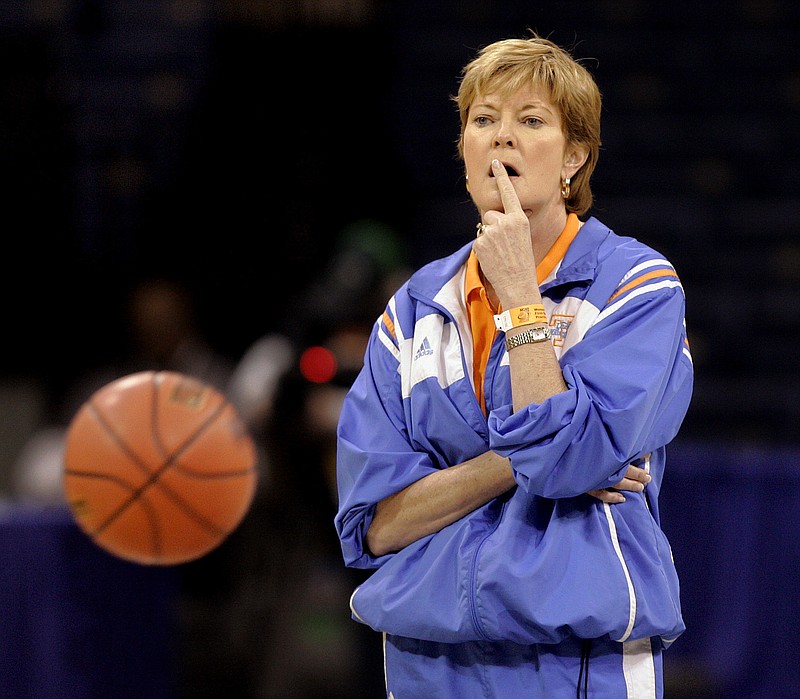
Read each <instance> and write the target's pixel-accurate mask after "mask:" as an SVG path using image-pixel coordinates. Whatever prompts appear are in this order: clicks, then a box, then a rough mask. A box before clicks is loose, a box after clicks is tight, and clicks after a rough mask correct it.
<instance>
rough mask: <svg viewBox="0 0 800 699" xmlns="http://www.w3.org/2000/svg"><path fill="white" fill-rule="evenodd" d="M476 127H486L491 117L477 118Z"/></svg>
mask: <svg viewBox="0 0 800 699" xmlns="http://www.w3.org/2000/svg"><path fill="white" fill-rule="evenodd" d="M474 121H475V125H476V126H486V124H488V123H489V117H487V116H476V117H475V120H474Z"/></svg>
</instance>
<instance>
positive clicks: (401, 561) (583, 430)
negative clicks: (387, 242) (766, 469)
mask: <svg viewBox="0 0 800 699" xmlns="http://www.w3.org/2000/svg"><path fill="white" fill-rule="evenodd" d="M471 246H472V243H471V242H470V243H469V244H467V245H465V246H464V247H462V248H461V249H460V250H458V251H456V252H455V253H454V254H452V255H450V256H449V257H446V258H443V259H441V260H437V261H434V262H432V263H430V264H428V265H426V266H425V267H423V268H422V269H420V270H419V271H418V272H417V273H415V274H414V275H413V276H412V277H411V278H410V279H409V280H408V282H406V284H405V285H403V287H402V288H400V289H399V290H398V292H397V293H396V294H395V295H394V296H393V297H392V299H390V301H389V303H388V305H387V308H386V312H385V313H384V314H383V316H382V317H381V318H380V319H379V320H378V321H377V322H376V324H375V326H374V328H373V331H372V333H371V336H370V341H369V346H368V349H367V352H366V355H365V364H364V367H363V369H362V371H361V373H360V375H359V376H358V378H357V380H356V381H355V383H354V384H353V386H352V388H351V389H350V391H349V393H348V395H347V397H346V399H345V402H344V406H343V409H342V413H341V417H340V421H339V428H338V464H337V468H338V488H339V510H338V513H337V515H336V518H335V526H336V529H337V532H338V534H339V537H340V540H341V546H342V551H343V555H344V560H345V563H346V564H347V565H348V566H352V567H358V568H374V569H376V570H375V571H374V572H373V573H372V574H371V575H370V577H369V578H368V579H367V580H366V582H364V583H363V584H362V585H360V586H359V587H358V588H357V589H356V590H355V592H354V593H353V595H352V598H351V610H352V614H353V617H354V618H355V619H357V620H358V621H361V622H363V623H365V624H368V625H369V626H371V627H372V628H373V629H375V630H378V631H385V632H387V633H389V634H394V635H399V636H405V637H408V638H416V639H422V640H430V641H442V642H447V643H458V642H462V641H472V640H489V641H509V642H513V643H518V644H533V643H557V642H559V641H562V640H564V639H565V638H567V637H570V636H577V637H581V638H601V637H602V638H607V639H611V640H616V641H627V640H634V639H639V638H647V637H660V639H661V641H662V642H663V644H664V646H666V645H668V644H669V643H671V642H672V641H673V640H674V639H675V638H676V637H677V636H678V635H680V634H681V633H682V632H683V630H684V624H683V620H682V617H681V609H680V599H679V585H678V576H677V574H676V570H675V566H674V564H673V560H672V554H671V550H670V546H669V543H668V541H667V539H666V537H665V535H664V533H663V532H662V531H661V528H660V526H659V512H658V494H659V489H660V487H661V482H662V477H663V474H664V466H665V445H666V444H668V443H669V442H670V441H671V440H672V439H673V438H674V437H675V435H676V434H677V432H678V428H679V426H680V425H681V422H682V420H683V418H684V415H685V413H686V411H687V409H688V406H689V402H690V397H691V392H692V382H693V374H692V361H691V356H690V353H689V348H688V342H687V338H686V328H685V322H684V308H685V302H684V295H683V289H682V287H681V284H680V281H679V280H678V277H677V275H676V273H675V270H674V269H673V267H672V265H671V264H670V263H669V262H668V261H667V260H665V259H664V257H663V256H661V255H660V254H659V253H658V252H656V251H654V250H653V249H651V248H649V247H647V246H645V245H644V244H642V243H640V242H638V241H637V240H635V239H633V238H624V237H620V236H618V235H616V234H615V233H613V232H612V231H611V230H609V229H608V228H607V227H606V226H604V225H603V224H602V223H600V222H599V221H598V220H597V219H594V218H591V219H589V220H588V221H587V222H586V223H585V224H584V226H583V227H582V228H581V230H580V232H579V233H578V234H577V236H576V238H575V239H574V240H573V241H572V244H571V245H570V247H569V249H568V250H567V252H566V254H565V256H564V259H563V260H562V261H561V263H560V265H558V266H557V267H556V269H554V271H553V272H552V273H551V275H550V277H549V278H548V279H546V280H545V281H544V282H543V283H542V285H541V287H540V288H541V291H542V295H543V299H544V305H545V309H546V312H547V316H548V319H549V325H550V328H551V331H552V335H553V337H552V343H553V346H554V348H555V351H556V353H557V356H558V357H559V361H560V363H561V367H562V371H563V375H564V379H565V381H566V384H567V387H568V390H567V391H566V392H564V393H560V394H557V395H554V396H552V397H551V398H548V399H547V400H546V401H544V402H543V403H541V404H531V405H529V406H528V407H527V408H525V409H523V410H520V411H518V412H516V413H514V412H512V407H511V387H510V372H509V364H508V354H507V353H506V351H505V347H504V342H503V340H504V336H503V334H502V333H499V334H498V337H497V338H496V340H495V343H494V345H493V347H492V350H491V354H490V357H489V362H488V366H487V369H486V374H485V395H486V407H487V411H488V417H486V416H484V414H483V412H482V411H481V407H480V406H479V404H478V401H477V399H476V397H475V391H474V389H473V385H472V381H473V379H472V369H471V367H472V353H473V349H472V337H471V334H470V330H469V324H468V321H467V315H466V306H465V299H464V280H465V277H464V275H465V268H466V266H465V263H466V260H467V257H468V255H469V253H470V249H471ZM488 449H491V450H494V451H495V452H497V453H498V454H501V455H503V456H506V457H508V458H509V459H510V461H511V467H512V469H513V472H514V476H515V479H516V482H517V487H516V488H514V489H513V490H512V491H510V492H508V493H506V494H505V495H504V496H502V497H500V498H498V499H495V500H493V501H491V502H489V503H488V504H486V505H485V506H483V507H481V508H479V509H478V510H476V511H474V512H472V513H471V514H469V515H468V516H466V517H464V518H462V519H460V520H458V521H457V522H454V523H453V524H451V525H449V526H447V527H445V528H444V529H442V530H441V531H439V532H437V533H435V534H432V535H430V536H427V537H425V538H423V539H421V540H419V541H417V542H414V543H413V544H411V545H409V546H407V547H406V548H404V549H403V550H402V551H399V552H397V553H392V554H388V555H385V556H381V557H374V556H372V555H371V553H370V552H369V550H368V549H367V548H366V546H365V533H366V531H367V529H368V527H369V525H370V522H371V520H372V517H373V513H374V508H375V504H376V503H377V502H378V501H380V500H381V499H383V498H385V497H387V496H388V495H391V494H393V493H396V492H398V491H399V490H401V489H403V488H405V487H406V486H408V485H409V484H411V483H413V482H414V481H416V480H418V479H419V478H422V477H423V476H425V475H426V474H429V473H431V472H433V471H435V470H437V469H442V468H447V467H448V466H451V465H455V464H458V463H460V462H463V461H465V460H467V459H470V458H473V457H475V456H477V455H478V454H480V453H482V452H484V451H486V450H488ZM648 454H649V455H650V456H649V457H648V456H647V455H648ZM632 462H635V463H637V464H638V465H644V466H645V467H647V468H649V469H650V474H651V476H652V478H653V480H652V481H651V482H650V483H649V484H648V485H647V487H646V489H645V492H644V493H634V492H626V493H625V497H626V501H625V502H624V503H620V504H615V505H607V504H604V503H601V502H600V501H598V500H597V499H595V498H593V497H591V496H589V495H586V494H585V493H586V492H587V491H589V490H592V489H596V488H606V487H611V486H613V485H614V484H615V483H618V482H619V481H620V480H621V479H622V477H623V475H624V473H625V470H626V468H627V466H628V464H630V463H632Z"/></svg>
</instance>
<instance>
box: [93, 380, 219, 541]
mask: <svg viewBox="0 0 800 699" xmlns="http://www.w3.org/2000/svg"><path fill="white" fill-rule="evenodd" d="M157 376H158V375H154V376H153V379H152V384H153V388H154V393H153V399H152V411H153V412H156V408H157V404H158V391H157V388H158V384H156V378H157ZM224 407H225V403H224V402H223V403H222V404H221V405H220V406H219V407H218V408H217V409H216V410H215V411H214V412H213V413H212V414H211V416H210V417H209V418H208V419H207V420H206V421H205V422H203V423H202V424H201V426H200V427H199V428H198V429H197V430H196V431H195V432H194V433H193V434H192V435H190V437H188V438H187V439H186V440H185V441H184V443H183V444H181V445H180V446H179V447H178V448H177V449H176V450H175V451H174V452H173V453H172V454H167V452H166V449H164V448H163V444H162V443H161V442H160V441H159V440H158V438H157V430H156V425H155V422H156V420H155V418H153V422H154V425H153V438H154V440H156V442H157V446H158V447H159V448H160V449H161V452H162V455H164V457H165V460H164V462H163V463H162V464H161V465H160V466H159V467H158V468H156V469H154V470H151V469H150V468H148V466H147V464H146V463H145V462H144V461H143V460H142V459H140V458H139V457H138V456H137V455H136V453H135V452H134V451H133V450H132V449H131V448H130V447H129V446H128V445H127V444H126V443H125V441H124V440H123V439H122V438H121V437H120V436H119V434H117V432H116V431H115V430H114V428H113V426H112V425H111V423H110V422H109V421H108V420H106V418H105V416H104V415H103V413H102V412H101V411H100V410H99V409H98V408H97V407H96V406H95V405H94V404H93V403H89V405H88V408H89V409H90V411H91V413H92V414H93V415H94V416H95V417H96V418H97V420H98V422H100V423H101V424H102V426H103V427H104V428H105V429H106V430H107V431H108V434H109V436H110V437H111V438H112V439H113V440H114V441H115V442H116V443H117V445H118V446H119V447H120V449H121V450H122V451H123V452H124V453H125V454H126V455H127V456H128V457H129V458H130V459H131V460H132V461H133V462H134V464H136V465H137V466H139V467H140V468H141V470H142V471H143V473H145V474H146V475H147V479H146V480H145V481H144V482H143V483H142V484H141V485H140V486H139V487H137V488H131V491H130V493H129V495H128V497H127V498H126V499H125V500H123V501H122V502H121V503H120V505H119V506H118V507H117V508H116V509H115V510H114V511H113V512H112V513H111V514H109V516H108V517H106V519H105V520H103V521H102V522H101V523H100V524H99V525H98V526H97V527H96V528H95V529H94V530H93V531H92V532H90V534H91V535H92V536H99V535H100V534H102V532H103V531H105V530H106V529H107V528H108V527H109V526H110V525H111V524H112V523H113V522H114V521H116V520H117V519H118V518H119V517H121V516H122V515H123V514H124V513H125V512H126V511H127V510H128V508H129V507H130V506H131V505H133V503H134V502H136V501H137V500H141V501H142V502H144V499H143V498H141V495H142V494H143V493H144V492H145V491H146V490H148V489H149V488H150V486H153V485H157V486H158V487H159V488H160V489H161V490H162V492H164V493H165V494H166V495H167V496H168V497H169V498H170V500H172V501H173V503H175V504H176V505H178V508H179V509H180V510H181V511H182V512H183V513H184V514H185V515H186V516H187V517H189V518H190V519H191V520H192V521H194V522H195V523H196V524H198V525H199V526H200V527H202V528H204V529H205V530H206V531H207V532H210V533H211V534H212V535H214V536H225V535H226V533H227V532H225V530H223V529H221V528H220V527H218V526H217V525H216V524H214V523H213V522H211V521H210V520H208V519H206V518H205V517H203V516H202V515H201V514H200V513H198V512H197V511H196V510H195V508H193V507H191V506H190V505H189V504H188V503H187V502H185V501H184V500H182V499H181V498H180V496H178V495H177V494H176V493H175V492H174V491H173V490H172V489H171V488H169V487H168V486H166V485H164V484H163V483H157V481H158V479H159V478H160V477H161V475H162V474H163V473H164V471H166V470H167V469H168V468H170V467H171V466H172V465H173V464H174V463H175V462H176V459H177V457H178V456H179V455H180V453H181V452H183V451H185V450H186V449H187V448H188V447H189V446H190V445H191V444H192V442H194V441H195V440H196V439H197V438H198V437H199V436H200V434H201V433H202V432H203V430H205V429H206V427H207V426H208V425H209V424H211V422H213V421H214V420H215V419H216V418H217V417H218V415H219V414H220V413H221V411H222V409H223V408H224Z"/></svg>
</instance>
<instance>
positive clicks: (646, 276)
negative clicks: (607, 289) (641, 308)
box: [608, 269, 678, 303]
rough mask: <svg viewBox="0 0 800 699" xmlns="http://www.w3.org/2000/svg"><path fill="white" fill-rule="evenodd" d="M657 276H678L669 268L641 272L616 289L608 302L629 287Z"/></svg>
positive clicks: (629, 288)
mask: <svg viewBox="0 0 800 699" xmlns="http://www.w3.org/2000/svg"><path fill="white" fill-rule="evenodd" d="M657 277H674V278H675V279H677V278H678V275H676V274H675V272H673V271H672V270H671V269H658V270H655V271H654V272H648V273H647V274H643V275H642V276H641V277H637V278H636V279H634V280H633V281H632V282H628V283H627V284H626V285H625V286H623V287H622V288H621V289H617V290H616V291H615V292H614V293H613V294H612V295H611V298H609V299H608V303H611V302H612V301H613V300H614V299H615V298H617V297H618V296H621V295H622V294H624V293H625V292H626V291H630V290H631V289H635V288H636V287H637V286H639V285H640V284H644V283H645V282H646V281H648V280H650V279H656V278H657Z"/></svg>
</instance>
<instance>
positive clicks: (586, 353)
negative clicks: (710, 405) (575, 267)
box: [489, 285, 693, 498]
mask: <svg viewBox="0 0 800 699" xmlns="http://www.w3.org/2000/svg"><path fill="white" fill-rule="evenodd" d="M684 306H685V302H684V296H683V291H682V289H681V287H680V285H674V286H672V287H669V286H660V287H659V286H656V287H655V288H654V289H653V290H651V291H648V292H646V293H642V294H638V295H631V296H630V297H626V298H623V299H621V300H620V301H619V302H617V303H616V304H613V305H608V306H607V307H606V309H603V311H602V312H600V313H599V314H598V316H597V319H596V320H595V323H594V325H592V326H591V327H590V328H589V330H588V331H587V332H586V334H585V336H584V337H583V339H582V340H581V341H580V342H578V343H577V344H576V345H575V346H573V347H572V348H571V349H569V350H568V351H567V352H565V353H564V355H563V356H562V358H561V365H562V371H563V375H564V379H565V382H566V384H567V391H565V392H563V393H559V394H556V395H554V396H551V397H550V398H548V399H547V400H546V401H544V402H542V403H541V404H531V405H529V406H527V407H526V408H524V409H522V410H520V411H517V412H516V413H512V411H511V408H510V407H509V406H504V407H502V408H499V409H497V410H495V411H493V412H492V413H491V414H490V416H489V429H490V446H491V448H492V449H493V450H494V451H496V452H497V453H499V454H502V455H503V456H507V457H508V458H509V459H510V460H511V466H512V468H513V470H514V473H515V478H516V480H517V483H518V484H519V485H520V486H521V487H522V488H523V489H525V490H526V491H528V492H530V493H532V494H535V495H541V496H544V497H548V498H560V497H570V496H577V495H580V494H581V493H585V492H586V491H588V490H592V489H596V488H606V487H611V486H613V485H614V484H615V483H617V482H619V480H620V479H621V478H622V476H623V474H624V472H625V470H626V468H627V465H628V464H629V463H631V462H632V461H634V460H635V459H637V458H639V457H641V456H643V455H644V454H647V453H648V452H650V451H654V450H655V449H657V448H659V447H661V446H663V445H665V444H667V443H669V442H670V441H671V440H672V439H673V438H674V437H675V436H676V434H677V431H678V428H679V427H680V424H681V422H682V420H683V418H684V416H685V414H686V411H687V409H688V406H689V402H690V398H691V392H692V382H693V374H692V362H691V357H690V355H689V352H688V345H687V342H686V333H685V324H684ZM659 475H660V474H659ZM654 477H656V476H655V475H654Z"/></svg>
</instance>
